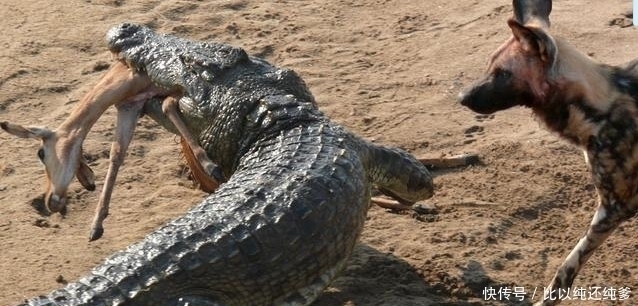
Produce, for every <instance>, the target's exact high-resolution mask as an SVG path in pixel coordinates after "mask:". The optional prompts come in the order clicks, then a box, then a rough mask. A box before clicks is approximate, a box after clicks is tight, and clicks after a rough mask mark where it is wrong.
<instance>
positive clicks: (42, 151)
mask: <svg viewBox="0 0 638 306" xmlns="http://www.w3.org/2000/svg"><path fill="white" fill-rule="evenodd" d="M38 158H39V159H40V160H44V149H43V148H40V149H39V150H38Z"/></svg>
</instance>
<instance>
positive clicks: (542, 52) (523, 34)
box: [507, 19, 558, 65]
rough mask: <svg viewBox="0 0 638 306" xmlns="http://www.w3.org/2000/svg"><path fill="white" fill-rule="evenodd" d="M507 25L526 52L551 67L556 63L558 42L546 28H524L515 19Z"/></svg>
mask: <svg viewBox="0 0 638 306" xmlns="http://www.w3.org/2000/svg"><path fill="white" fill-rule="evenodd" d="M507 25H508V26H509V27H510V29H512V34H513V35H514V38H515V39H516V40H517V41H518V42H519V43H520V44H521V46H522V48H523V50H524V51H525V52H528V53H529V54H531V55H532V56H537V57H539V58H540V60H541V61H542V62H544V63H546V64H549V65H553V64H554V63H555V62H556V59H557V56H558V52H557V50H558V49H557V48H556V42H555V41H554V38H552V37H551V36H550V35H549V34H548V33H547V32H546V31H545V29H544V28H539V27H535V26H524V25H521V24H520V23H519V22H518V21H516V20H514V19H510V20H508V21H507Z"/></svg>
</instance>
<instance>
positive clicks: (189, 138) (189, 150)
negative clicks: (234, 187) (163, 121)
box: [162, 96, 225, 192]
mask: <svg viewBox="0 0 638 306" xmlns="http://www.w3.org/2000/svg"><path fill="white" fill-rule="evenodd" d="M178 103H179V102H178V99H176V98H175V97H172V96H168V97H166V99H164V101H163V102H162V112H163V113H164V115H166V117H168V119H169V120H170V121H171V123H173V125H174V126H175V128H176V129H177V131H178V132H179V133H180V134H181V136H182V139H183V142H185V143H186V144H187V145H188V147H185V146H184V145H182V148H183V150H184V154H185V155H186V156H187V157H188V156H189V155H190V156H192V157H194V159H195V160H196V161H197V163H198V164H199V165H197V164H195V162H194V161H193V159H192V158H187V161H188V162H189V166H190V168H191V171H193V172H194V173H196V174H197V175H195V176H196V177H197V178H196V180H197V181H198V182H200V184H201V185H202V189H203V190H204V191H207V192H213V191H215V189H217V187H219V183H220V182H224V181H225V179H224V175H223V174H222V171H221V167H219V166H218V165H217V164H215V163H214V162H213V161H212V160H210V158H208V155H207V154H206V151H204V149H203V148H202V147H201V146H200V145H199V142H198V141H197V139H196V138H195V137H194V136H193V135H192V134H191V132H190V131H189V130H188V128H187V127H186V124H184V122H183V121H182V119H181V117H180V116H179V105H178ZM202 170H203V172H204V174H202V173H201V172H202ZM206 178H208V179H206ZM204 182H205V183H204Z"/></svg>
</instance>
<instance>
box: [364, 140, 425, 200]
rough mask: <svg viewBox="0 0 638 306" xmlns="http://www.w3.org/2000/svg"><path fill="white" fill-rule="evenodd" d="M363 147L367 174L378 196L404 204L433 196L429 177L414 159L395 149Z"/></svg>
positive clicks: (421, 165) (372, 145)
mask: <svg viewBox="0 0 638 306" xmlns="http://www.w3.org/2000/svg"><path fill="white" fill-rule="evenodd" d="M366 146H367V150H364V151H365V152H367V156H366V157H365V158H364V160H366V161H367V168H368V174H369V176H370V179H371V181H372V182H373V183H374V184H375V185H376V186H377V188H379V190H380V191H381V192H383V193H385V194H387V195H390V196H392V197H394V198H397V200H400V201H402V202H407V203H414V202H416V201H420V200H424V199H427V198H429V197H431V196H432V195H433V194H434V184H433V182H432V175H431V174H430V172H429V171H428V169H427V168H426V167H425V166H424V165H423V164H422V163H421V162H419V161H418V160H417V159H416V158H415V157H414V156H412V155H411V154H409V153H407V152H405V151H403V150H401V149H397V148H389V147H384V146H378V145H374V144H370V143H367V144H366Z"/></svg>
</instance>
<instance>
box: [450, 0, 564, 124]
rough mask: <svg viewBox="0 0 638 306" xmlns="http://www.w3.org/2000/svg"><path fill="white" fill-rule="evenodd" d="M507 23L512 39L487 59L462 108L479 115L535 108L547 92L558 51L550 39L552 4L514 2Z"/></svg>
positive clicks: (537, 0)
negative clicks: (481, 73) (521, 108)
mask: <svg viewBox="0 0 638 306" xmlns="http://www.w3.org/2000/svg"><path fill="white" fill-rule="evenodd" d="M513 5H514V17H513V18H511V19H510V20H508V21H507V25H508V26H509V27H510V29H511V31H512V34H513V35H512V37H511V38H510V39H508V40H507V41H506V42H505V43H504V44H503V45H501V46H500V47H499V48H498V49H497V50H496V51H495V52H494V53H493V54H492V55H491V57H490V58H489V61H488V68H487V75H486V76H485V77H484V78H483V79H482V80H479V81H478V82H477V83H475V84H474V85H473V86H471V87H470V88H468V89H466V90H465V91H464V92H463V93H461V95H460V100H461V104H462V105H464V106H467V107H468V108H470V109H471V110H473V111H475V112H478V113H484V114H488V113H493V112H496V111H499V110H503V109H507V108H510V107H513V106H527V107H532V108H534V107H535V106H538V105H539V104H540V103H542V101H543V100H544V99H545V97H546V96H547V95H548V93H549V91H550V87H551V86H550V80H551V79H552V74H553V70H554V69H555V68H556V61H557V47H556V42H555V41H554V38H552V36H550V35H549V33H548V29H549V25H550V21H549V13H550V12H551V10H552V2H551V1H543V0H529V1H524V0H514V1H513Z"/></svg>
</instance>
